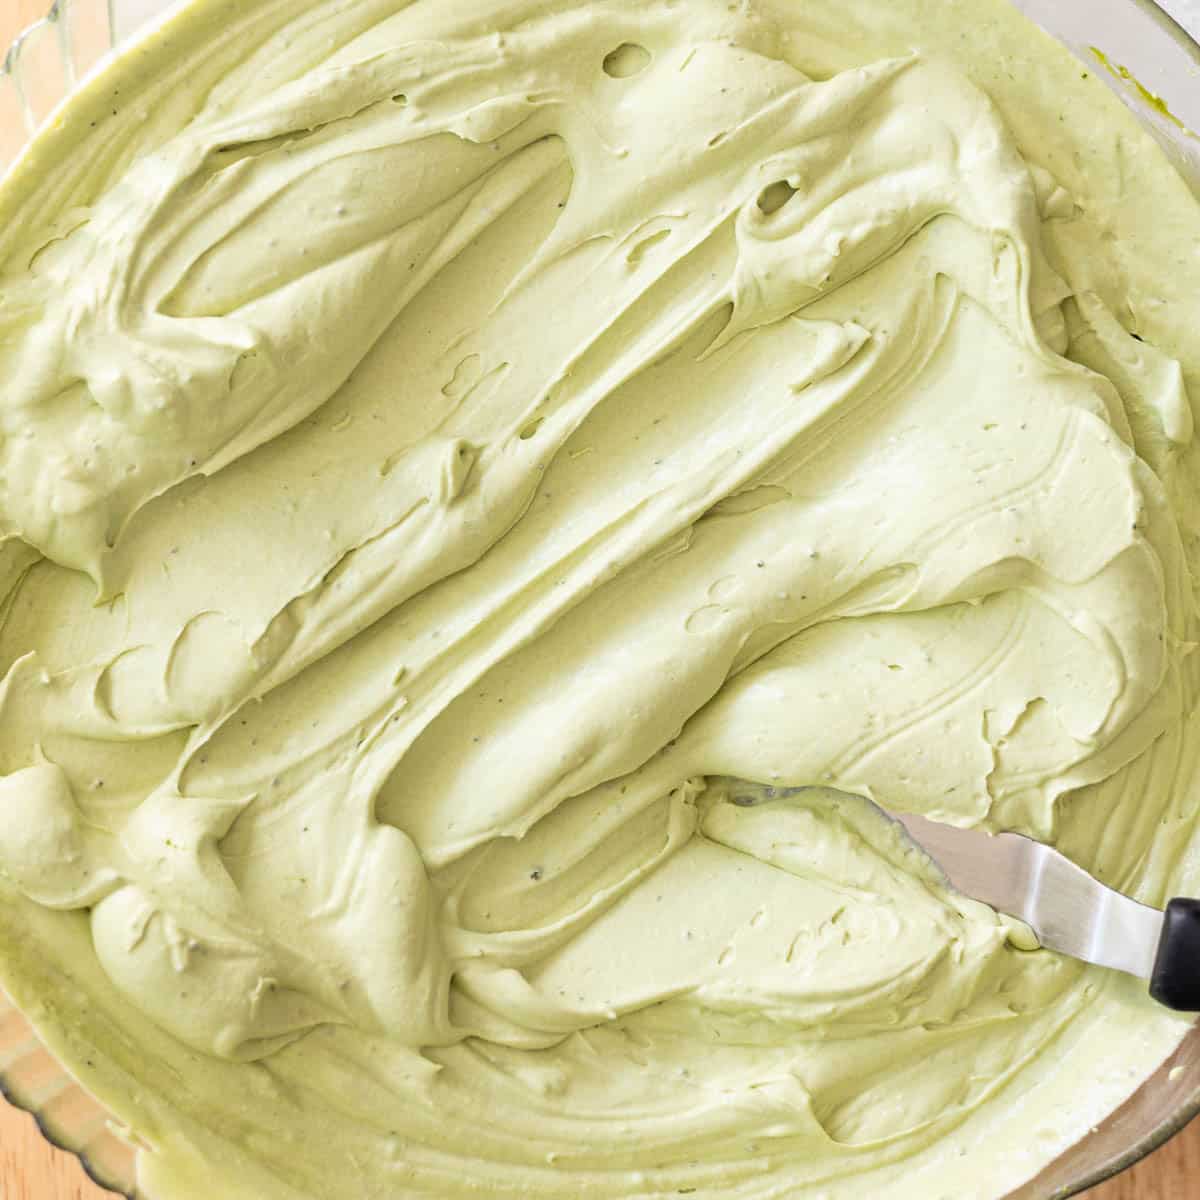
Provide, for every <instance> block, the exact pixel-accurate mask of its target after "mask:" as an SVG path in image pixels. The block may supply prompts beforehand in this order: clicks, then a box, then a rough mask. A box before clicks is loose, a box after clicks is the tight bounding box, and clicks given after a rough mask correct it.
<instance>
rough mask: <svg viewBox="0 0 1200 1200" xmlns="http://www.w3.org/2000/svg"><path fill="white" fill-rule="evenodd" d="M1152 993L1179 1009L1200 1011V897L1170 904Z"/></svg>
mask: <svg viewBox="0 0 1200 1200" xmlns="http://www.w3.org/2000/svg"><path fill="white" fill-rule="evenodd" d="M1150 995H1151V996H1153V997H1154V999H1155V1000H1157V1001H1158V1002H1159V1003H1160V1004H1165V1005H1166V1006H1167V1007H1168V1008H1173V1009H1175V1010H1176V1011H1178V1012H1200V900H1183V899H1179V900H1172V901H1171V903H1170V904H1168V905H1167V910H1166V912H1165V913H1164V914H1163V931H1162V937H1161V938H1160V939H1159V943H1158V957H1157V958H1156V959H1155V960H1154V974H1153V975H1151V976H1150Z"/></svg>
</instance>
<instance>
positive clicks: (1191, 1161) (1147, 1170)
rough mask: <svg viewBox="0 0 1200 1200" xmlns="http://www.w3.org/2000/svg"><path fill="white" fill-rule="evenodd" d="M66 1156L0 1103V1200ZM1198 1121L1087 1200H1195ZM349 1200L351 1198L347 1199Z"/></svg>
mask: <svg viewBox="0 0 1200 1200" xmlns="http://www.w3.org/2000/svg"><path fill="white" fill-rule="evenodd" d="M48 8H49V0H0V47H2V46H7V45H9V44H10V43H11V42H12V40H13V38H14V37H15V36H16V34H17V33H18V32H19V31H20V30H21V29H23V28H24V27H25V26H26V25H28V24H29V23H30V22H31V21H34V20H36V19H37V18H38V17H40V16H42V15H43V14H44V13H45V12H46V10H47V9H48ZM106 1196H108V1197H110V1200H111V1193H108V1192H104V1191H101V1189H100V1188H98V1187H96V1186H95V1185H94V1184H93V1183H91V1182H90V1180H88V1178H87V1177H86V1176H85V1174H84V1173H83V1169H82V1168H81V1167H80V1165H79V1162H78V1161H77V1160H76V1159H74V1158H72V1157H71V1156H70V1155H66V1154H62V1153H60V1152H59V1151H57V1150H53V1149H51V1147H50V1146H49V1145H47V1143H46V1142H45V1141H44V1140H43V1139H42V1137H41V1135H40V1134H39V1133H38V1130H37V1127H36V1126H35V1125H34V1123H33V1120H32V1119H31V1118H30V1117H27V1116H25V1115H24V1114H22V1113H19V1112H17V1111H16V1110H14V1109H11V1108H9V1107H8V1106H6V1105H4V1104H3V1102H2V1101H0V1200H101V1198H102V1197H106ZM1197 1197H1200V1122H1196V1123H1195V1124H1193V1125H1192V1126H1191V1128H1190V1129H1188V1130H1185V1131H1184V1132H1183V1133H1182V1134H1180V1136H1179V1137H1177V1138H1175V1139H1174V1140H1173V1141H1172V1142H1170V1143H1169V1144H1168V1145H1167V1146H1165V1147H1163V1149H1162V1150H1160V1151H1158V1153H1157V1154H1154V1155H1152V1156H1151V1157H1150V1158H1149V1159H1147V1160H1146V1161H1145V1162H1144V1163H1141V1164H1140V1165H1139V1166H1137V1167H1135V1168H1134V1169H1133V1170H1131V1171H1128V1172H1126V1174H1125V1175H1123V1176H1122V1177H1121V1178H1120V1179H1116V1180H1113V1182H1112V1183H1109V1184H1106V1185H1105V1186H1104V1187H1100V1188H1097V1189H1095V1190H1094V1191H1092V1192H1089V1193H1088V1197H1087V1200H1197ZM350 1200H352V1198H350Z"/></svg>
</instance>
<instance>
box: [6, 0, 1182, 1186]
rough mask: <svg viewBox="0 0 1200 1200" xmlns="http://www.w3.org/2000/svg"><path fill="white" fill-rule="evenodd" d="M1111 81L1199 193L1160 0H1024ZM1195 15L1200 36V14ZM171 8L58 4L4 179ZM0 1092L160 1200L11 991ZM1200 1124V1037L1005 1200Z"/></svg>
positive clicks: (55, 1134)
mask: <svg viewBox="0 0 1200 1200" xmlns="http://www.w3.org/2000/svg"><path fill="white" fill-rule="evenodd" d="M1014 2H1015V3H1016V4H1017V6H1018V7H1019V8H1021V9H1023V10H1024V11H1025V12H1026V13H1028V14H1029V15H1030V16H1031V17H1032V18H1033V19H1034V20H1035V21H1037V22H1038V23H1039V24H1040V25H1042V26H1043V27H1044V28H1045V29H1046V30H1048V31H1049V32H1050V33H1051V34H1053V35H1054V36H1055V37H1056V38H1058V39H1059V40H1060V41H1061V42H1063V43H1064V44H1065V45H1066V46H1068V47H1069V48H1070V49H1071V50H1072V51H1073V52H1074V53H1075V54H1076V55H1077V56H1078V57H1080V58H1081V59H1082V60H1083V61H1084V62H1086V63H1087V64H1088V65H1089V66H1090V67H1092V68H1093V69H1097V68H1099V69H1100V74H1101V75H1102V76H1103V77H1104V78H1105V79H1106V81H1107V82H1108V83H1109V85H1110V86H1111V87H1112V88H1113V89H1114V90H1115V91H1116V92H1117V93H1118V95H1120V96H1121V98H1122V99H1123V100H1124V101H1125V102H1126V103H1127V104H1128V106H1129V107H1130V108H1131V109H1132V110H1133V112H1134V113H1135V115H1136V116H1137V117H1138V119H1139V120H1141V121H1142V123H1143V124H1144V125H1145V126H1146V127H1147V128H1148V129H1149V130H1150V131H1151V133H1153V134H1154V136H1155V137H1156V138H1157V140H1158V141H1159V143H1160V144H1161V145H1162V146H1163V148H1164V150H1165V151H1166V152H1167V154H1168V156H1169V157H1170V159H1171V161H1172V162H1173V163H1174V164H1175V165H1176V167H1177V168H1178V170H1179V172H1180V174H1182V175H1183V177H1184V178H1185V179H1186V180H1187V181H1188V183H1189V184H1190V185H1191V186H1192V188H1193V190H1194V191H1196V193H1197V194H1198V195H1200V137H1197V135H1196V134H1193V133H1192V132H1191V130H1192V129H1197V130H1200V45H1198V44H1197V42H1196V41H1194V40H1193V38H1192V37H1191V36H1189V34H1188V33H1187V31H1186V30H1185V29H1184V28H1183V27H1182V26H1180V25H1179V24H1177V23H1176V22H1175V21H1174V20H1173V19H1172V18H1171V17H1170V16H1168V15H1167V14H1166V12H1164V11H1163V9H1161V8H1159V7H1158V6H1157V5H1155V4H1154V3H1152V2H1151V0H1014ZM1164 3H1167V4H1168V6H1171V7H1176V8H1178V9H1179V10H1180V11H1184V10H1186V9H1187V7H1188V6H1189V5H1190V6H1191V8H1192V10H1193V11H1194V12H1195V15H1196V17H1197V25H1196V28H1197V30H1198V31H1200V3H1196V0H1164ZM171 6H172V4H171V0H59V2H58V3H57V4H55V5H54V7H53V8H52V9H51V11H50V13H49V15H48V16H47V17H46V18H45V19H44V20H42V21H39V22H37V23H36V24H35V25H33V26H32V27H31V28H30V29H28V30H27V31H26V32H25V33H24V34H23V35H22V36H21V37H20V38H19V39H18V40H17V42H16V43H15V44H14V45H13V47H12V48H11V50H9V52H8V54H7V56H6V57H5V59H4V60H3V63H2V64H0V168H2V167H3V166H4V165H6V164H7V163H8V162H10V161H11V160H12V159H13V158H15V157H16V156H17V155H18V154H19V153H20V151H21V148H22V147H23V146H24V145H25V144H26V143H27V141H28V140H29V138H30V137H31V135H32V134H33V133H34V131H35V130H36V129H37V128H38V126H39V125H40V124H41V123H42V122H43V121H44V120H45V119H46V118H47V116H49V114H50V113H51V112H52V111H53V110H54V108H55V107H56V106H57V105H58V104H59V103H60V102H61V100H62V99H63V97H64V96H66V95H68V94H69V93H70V92H71V90H72V89H73V88H74V87H75V86H77V84H78V83H79V81H80V80H81V79H83V78H84V76H85V75H86V74H87V73H88V72H89V70H91V69H92V68H93V67H94V66H95V65H96V64H97V63H98V62H99V61H100V60H102V59H103V57H104V56H105V55H106V54H107V53H108V52H109V51H110V50H111V48H112V47H114V46H120V45H122V44H124V43H127V42H128V41H129V40H130V39H131V38H134V37H136V36H137V34H138V31H139V30H143V29H145V28H146V27H147V26H148V24H149V23H150V22H152V21H153V20H155V19H156V18H157V17H159V16H161V15H162V14H163V13H164V12H166V11H167V10H168V9H169V8H170V7H171ZM0 1090H2V1091H3V1092H4V1094H5V1095H6V1096H7V1097H8V1098H9V1099H10V1100H11V1101H12V1102H13V1103H15V1104H17V1105H18V1106H19V1107H21V1108H23V1109H26V1110H27V1111H29V1112H31V1113H33V1114H34V1115H35V1116H36V1117H37V1119H38V1123H39V1125H40V1126H41V1128H42V1131H43V1133H45V1135H46V1137H47V1138H48V1139H49V1140H50V1141H51V1142H53V1143H54V1144H55V1145H57V1146H60V1147H62V1148H63V1149H66V1150H70V1151H71V1152H73V1153H75V1154H77V1155H78V1156H79V1158H80V1159H81V1160H82V1161H83V1164H84V1167H85V1168H86V1169H87V1171H88V1173H89V1174H90V1175H91V1176H92V1177H93V1178H94V1179H95V1180H96V1181H97V1182H98V1183H100V1184H102V1185H103V1186H105V1187H108V1188H111V1189H113V1190H114V1191H117V1192H121V1193H124V1194H125V1195H126V1196H129V1197H131V1198H139V1200H151V1198H150V1197H145V1196H144V1194H143V1193H140V1192H139V1190H138V1186H137V1173H136V1154H137V1152H136V1149H135V1145H134V1140H133V1139H132V1138H131V1137H129V1136H128V1135H127V1133H126V1132H125V1131H123V1130H122V1129H121V1128H120V1127H119V1126H118V1125H117V1124H116V1123H115V1122H114V1121H113V1120H112V1119H111V1118H110V1117H109V1115H108V1114H107V1113H106V1112H105V1111H104V1109H103V1108H101V1107H100V1106H99V1105H98V1104H97V1103H96V1102H95V1101H94V1100H92V1098H91V1097H90V1096H88V1095H87V1093H86V1092H84V1091H83V1089H82V1088H80V1087H79V1085H78V1084H77V1083H76V1082H75V1081H74V1080H73V1079H72V1078H71V1077H70V1076H69V1075H68V1074H67V1073H66V1072H65V1071H64V1070H63V1068H62V1067H61V1066H60V1065H59V1064H58V1063H57V1062H56V1061H55V1060H54V1058H53V1057H52V1056H51V1055H50V1054H49V1052H48V1051H47V1050H45V1049H44V1048H43V1047H42V1046H41V1045H40V1043H39V1042H38V1040H37V1037H36V1036H35V1034H34V1033H33V1031H32V1030H31V1029H30V1027H29V1025H28V1024H27V1022H26V1021H25V1020H24V1018H23V1017H22V1016H21V1015H20V1013H18V1012H17V1011H16V1009H15V1008H14V1007H13V1006H12V1005H11V1004H9V1003H8V1002H7V1000H6V999H5V997H4V994H3V992H0ZM1198 1112H1200V1026H1197V1027H1195V1028H1193V1029H1192V1031H1191V1032H1190V1033H1189V1034H1188V1035H1187V1037H1185V1038H1184V1040H1183V1042H1182V1043H1181V1044H1180V1046H1179V1047H1178V1049H1177V1050H1176V1051H1175V1052H1174V1053H1173V1054H1172V1055H1171V1056H1170V1058H1169V1059H1168V1060H1167V1061H1166V1062H1164V1063H1163V1064H1161V1066H1160V1067H1159V1068H1158V1070H1157V1071H1156V1072H1155V1073H1154V1074H1153V1075H1152V1076H1151V1077H1150V1078H1149V1079H1148V1080H1147V1081H1146V1082H1145V1083H1144V1084H1143V1085H1142V1086H1141V1087H1140V1088H1139V1089H1138V1091H1137V1092H1136V1093H1134V1095H1133V1096H1132V1097H1130V1099H1129V1100H1128V1101H1126V1103H1125V1104H1124V1105H1122V1106H1121V1108H1119V1109H1118V1110H1117V1111H1116V1112H1114V1113H1112V1114H1111V1115H1110V1116H1109V1117H1108V1119H1107V1120H1105V1121H1104V1122H1103V1123H1102V1124H1101V1125H1099V1126H1097V1127H1096V1128H1095V1129H1093V1130H1092V1132H1091V1133H1090V1134H1089V1135H1088V1136H1087V1137H1086V1138H1084V1139H1082V1140H1081V1141H1079V1142H1076V1143H1075V1144H1074V1145H1073V1146H1071V1147H1070V1148H1069V1149H1068V1150H1067V1151H1066V1152H1065V1153H1064V1154H1062V1155H1061V1157H1059V1158H1058V1159H1057V1160H1056V1161H1055V1162H1053V1163H1051V1164H1050V1166H1048V1167H1046V1168H1045V1169H1044V1170H1043V1171H1042V1172H1041V1174H1040V1175H1038V1176H1037V1178H1036V1179H1032V1180H1030V1181H1029V1182H1028V1183H1026V1184H1025V1185H1023V1186H1022V1187H1020V1188H1018V1189H1017V1190H1016V1191H1015V1192H1012V1193H1010V1195H1009V1196H1008V1197H1007V1198H1006V1200H1065V1198H1066V1197H1068V1196H1074V1195H1076V1194H1078V1193H1079V1192H1082V1191H1085V1190H1086V1189H1088V1188H1090V1187H1092V1186H1094V1185H1095V1184H1097V1183H1100V1182H1102V1181H1103V1180H1105V1179H1108V1178H1110V1177H1111V1176H1113V1175H1115V1174H1117V1173H1118V1172H1120V1171H1122V1170H1124V1169H1125V1168H1126V1167H1128V1166H1131V1165H1132V1164H1133V1163H1135V1162H1136V1161H1137V1160H1138V1159H1140V1158H1142V1157H1144V1156H1145V1155H1147V1154H1149V1153H1150V1152H1151V1151H1152V1150H1154V1149H1156V1148H1157V1147H1158V1146H1160V1145H1161V1144H1162V1143H1163V1142H1165V1141H1166V1140H1167V1139H1168V1138H1170V1137H1171V1136H1172V1135H1173V1134H1175V1133H1177V1132H1178V1131H1179V1130H1180V1129H1182V1128H1183V1126H1184V1125H1186V1124H1187V1123H1188V1122H1189V1121H1190V1120H1191V1119H1192V1118H1193V1117H1194V1116H1196V1114H1197V1113H1198Z"/></svg>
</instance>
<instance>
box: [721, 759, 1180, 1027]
mask: <svg viewBox="0 0 1200 1200" xmlns="http://www.w3.org/2000/svg"><path fill="white" fill-rule="evenodd" d="M807 790H808V789H806V788H773V787H768V786H764V785H760V784H754V783H744V782H742V781H740V780H739V781H737V783H736V785H735V787H734V788H731V797H732V799H733V801H734V803H735V804H740V805H757V804H762V803H765V802H767V801H770V800H778V799H784V798H786V797H788V796H795V795H798V794H800V793H801V792H803V791H807ZM886 815H887V816H889V817H891V818H892V819H893V820H894V821H897V822H898V823H899V824H900V825H901V826H903V828H904V829H905V830H906V831H907V833H908V835H909V837H910V838H911V839H912V840H913V841H914V842H915V843H916V844H917V845H918V846H919V847H920V848H921V849H922V850H923V851H924V852H925V853H926V854H927V855H928V856H929V857H930V858H931V859H932V860H933V862H934V863H935V864H936V865H937V866H938V867H939V868H940V869H941V871H942V873H943V874H944V875H945V877H946V879H947V880H948V881H949V883H950V885H951V886H952V887H953V888H954V889H955V890H956V891H958V892H961V893H962V894H963V895H964V896H969V897H971V899H973V900H980V901H982V902H983V903H984V904H988V905H990V906H991V907H992V908H994V909H996V910H997V911H998V912H1002V913H1007V914H1008V915H1009V916H1012V917H1017V918H1019V919H1020V920H1022V921H1024V922H1025V923H1026V924H1027V925H1029V926H1030V927H1031V928H1032V929H1033V931H1034V933H1036V934H1037V936H1038V939H1039V940H1040V941H1041V943H1042V945H1043V946H1045V947H1046V948H1047V949H1049V950H1057V951H1059V952H1060V953H1062V954H1069V955H1071V957H1072V958H1080V959H1083V960H1084V961H1085V962H1090V963H1095V964H1096V965H1097V966H1101V967H1109V968H1111V969H1112V970H1114V971H1125V972H1126V973H1127V974H1130V975H1136V976H1138V977H1139V978H1141V979H1148V980H1149V981H1150V995H1151V996H1153V997H1154V999H1155V1000H1157V1001H1158V1002H1159V1003H1160V1004H1165V1005H1166V1006H1167V1007H1168V1008H1173V1009H1176V1010H1177V1011H1179V1012H1200V900H1187V899H1183V898H1180V899H1176V900H1172V901H1171V902H1170V904H1168V905H1167V908H1166V911H1165V912H1161V911H1159V910H1158V909H1157V908H1149V907H1147V906H1146V905H1144V904H1139V903H1138V902H1137V901H1136V900H1131V899H1130V898H1129V897H1128V896H1123V895H1121V893H1120V892H1115V891H1113V890H1112V888H1108V887H1105V886H1104V885H1103V884H1102V883H1098V882H1097V881H1096V880H1095V879H1093V878H1092V877H1091V876H1090V875H1089V874H1088V873H1087V872H1086V871H1085V870H1083V868H1082V867H1077V866H1076V865H1075V864H1074V863H1073V862H1071V861H1070V859H1068V858H1065V857H1064V856H1063V855H1061V854H1060V853H1059V852H1058V851H1057V850H1054V849H1052V848H1051V847H1049V846H1045V845H1043V844H1042V843H1041V842H1035V841H1033V840H1031V839H1030V838H1027V837H1022V836H1021V835H1020V834H1017V833H997V834H989V833H984V832H982V831H980V830H975V829H957V828H955V827H954V826H952V825H943V824H941V823H940V822H938V821H930V820H928V819H927V818H925V817H917V816H912V815H908V814H904V815H901V814H892V813H887V814H886Z"/></svg>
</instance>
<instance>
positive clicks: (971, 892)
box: [889, 814, 1163, 979]
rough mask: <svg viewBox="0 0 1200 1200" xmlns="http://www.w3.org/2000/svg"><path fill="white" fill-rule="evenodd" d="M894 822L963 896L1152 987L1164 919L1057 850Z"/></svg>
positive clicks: (906, 819) (1013, 837) (906, 818)
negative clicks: (1151, 978)
mask: <svg viewBox="0 0 1200 1200" xmlns="http://www.w3.org/2000/svg"><path fill="white" fill-rule="evenodd" d="M889 815H892V816H894V818H895V820H897V821H898V822H899V823H900V824H901V825H902V826H903V827H904V829H905V830H906V831H907V832H908V835H909V837H911V838H912V840H913V841H914V842H916V843H917V845H918V846H920V847H921V848H922V849H923V850H924V851H925V853H926V854H928V855H929V857H930V858H931V859H932V860H933V861H934V863H935V864H936V865H937V866H938V867H939V868H940V869H941V870H942V872H943V873H944V874H945V876H946V878H947V879H948V880H949V882H950V884H951V886H952V887H954V889H955V890H956V891H959V892H962V893H963V895H965V896H970V897H971V898H972V899H975V900H982V901H983V902H984V903H985V904H989V905H991V907H992V908H994V909H996V910H998V911H999V912H1003V913H1007V914H1008V915H1009V916H1013V917H1018V918H1019V919H1020V920H1022V921H1024V922H1025V923H1026V924H1028V925H1029V926H1030V927H1031V928H1032V929H1033V931H1034V932H1035V933H1036V934H1037V936H1038V938H1039V940H1040V941H1041V943H1042V945H1043V946H1045V947H1047V949H1050V950H1058V951H1060V952H1061V953H1063V954H1069V955H1071V956H1072V957H1073V958H1081V959H1083V960H1084V961H1085V962H1090V963H1095V964H1097V965H1098V966H1102V967H1110V968H1112V969H1113V970H1117V971H1125V972H1127V973H1128V974H1130V975H1137V976H1139V977H1140V978H1142V979H1149V978H1150V975H1151V973H1152V971H1153V969H1154V959H1155V955H1156V954H1157V952H1158V943H1159V937H1160V935H1161V933H1162V924H1163V914H1162V913H1161V912H1160V911H1159V910H1158V909H1155V908H1148V907H1147V906H1146V905H1144V904H1139V903H1138V902H1137V901H1136V900H1131V899H1129V897H1128V896H1123V895H1121V894H1120V893H1119V892H1115V891H1113V890H1112V889H1111V888H1108V887H1105V886H1104V885H1103V884H1102V883H1099V882H1097V881H1096V880H1095V879H1093V878H1092V877H1091V876H1090V875H1089V874H1088V873H1087V872H1086V871H1084V870H1083V869H1082V868H1080V867H1077V866H1076V865H1075V864H1074V863H1073V862H1071V861H1070V860H1069V859H1068V858H1066V857H1064V856H1063V855H1062V854H1060V853H1058V851H1057V850H1054V849H1052V848H1051V847H1049V846H1045V845H1043V844H1042V843H1040V842H1035V841H1032V840H1031V839H1029V838H1027V837H1022V836H1021V835H1019V834H1016V833H997V834H988V833H984V832H982V831H980V830H976V829H958V828H955V827H954V826H952V825H943V824H942V823H941V822H939V821H930V820H927V819H926V818H925V817H918V816H913V815H911V814H903V815H901V814H889Z"/></svg>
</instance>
